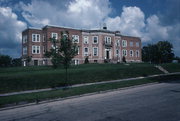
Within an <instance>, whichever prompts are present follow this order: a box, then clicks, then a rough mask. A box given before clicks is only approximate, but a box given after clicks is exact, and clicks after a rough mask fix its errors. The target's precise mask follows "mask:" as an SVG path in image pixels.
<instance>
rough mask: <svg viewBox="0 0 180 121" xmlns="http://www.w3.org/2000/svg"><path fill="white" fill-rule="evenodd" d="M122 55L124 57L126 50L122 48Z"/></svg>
mask: <svg viewBox="0 0 180 121" xmlns="http://www.w3.org/2000/svg"><path fill="white" fill-rule="evenodd" d="M122 56H125V57H126V56H127V50H126V49H123V50H122Z"/></svg>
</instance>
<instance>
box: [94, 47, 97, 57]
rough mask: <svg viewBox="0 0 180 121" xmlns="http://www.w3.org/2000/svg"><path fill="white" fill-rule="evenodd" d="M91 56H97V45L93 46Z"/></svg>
mask: <svg viewBox="0 0 180 121" xmlns="http://www.w3.org/2000/svg"><path fill="white" fill-rule="evenodd" d="M93 56H98V48H97V47H94V48H93Z"/></svg>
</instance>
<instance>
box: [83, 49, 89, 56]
mask: <svg viewBox="0 0 180 121" xmlns="http://www.w3.org/2000/svg"><path fill="white" fill-rule="evenodd" d="M88 54H89V49H88V48H87V47H85V48H84V56H88Z"/></svg>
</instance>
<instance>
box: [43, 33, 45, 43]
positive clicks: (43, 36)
mask: <svg viewBox="0 0 180 121" xmlns="http://www.w3.org/2000/svg"><path fill="white" fill-rule="evenodd" d="M43 42H45V35H44V34H43Z"/></svg>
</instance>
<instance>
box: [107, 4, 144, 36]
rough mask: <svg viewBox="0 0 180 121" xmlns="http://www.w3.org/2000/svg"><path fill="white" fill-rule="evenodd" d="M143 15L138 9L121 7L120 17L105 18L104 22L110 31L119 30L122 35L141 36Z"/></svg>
mask: <svg viewBox="0 0 180 121" xmlns="http://www.w3.org/2000/svg"><path fill="white" fill-rule="evenodd" d="M144 18H145V15H144V13H143V12H142V11H141V9H140V8H138V7H123V11H122V13H121V15H120V16H116V17H115V18H110V17H109V18H107V19H106V20H105V22H106V23H107V27H108V29H110V30H120V31H121V32H122V33H123V34H126V35H131V36H141V35H142V32H143V28H144V27H145V23H144Z"/></svg>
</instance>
